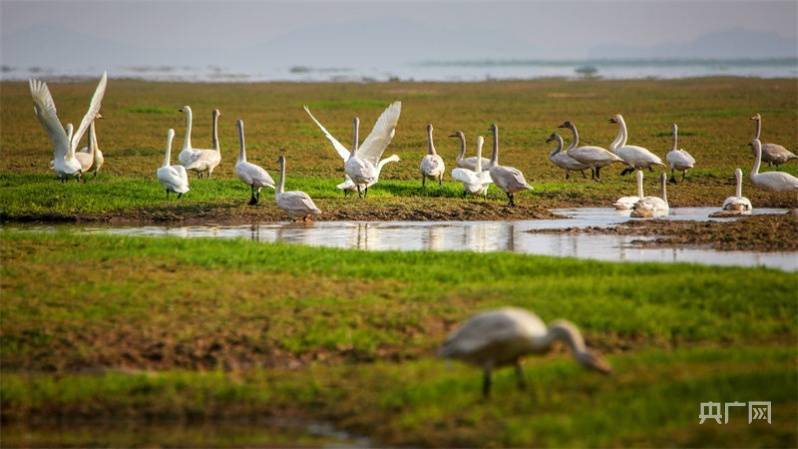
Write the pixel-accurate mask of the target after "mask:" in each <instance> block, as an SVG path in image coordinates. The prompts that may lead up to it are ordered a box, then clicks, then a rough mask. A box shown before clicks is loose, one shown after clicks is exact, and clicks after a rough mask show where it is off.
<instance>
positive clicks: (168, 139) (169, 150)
mask: <svg viewBox="0 0 798 449" xmlns="http://www.w3.org/2000/svg"><path fill="white" fill-rule="evenodd" d="M174 137H175V135H174V134H173V133H168V134H167V135H166V153H165V154H164V156H163V165H162V167H168V166H169V164H170V163H171V162H172V139H174Z"/></svg>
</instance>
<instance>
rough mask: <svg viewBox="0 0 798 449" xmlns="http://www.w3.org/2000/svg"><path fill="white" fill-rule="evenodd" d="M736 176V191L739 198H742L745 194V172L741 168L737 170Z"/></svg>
mask: <svg viewBox="0 0 798 449" xmlns="http://www.w3.org/2000/svg"><path fill="white" fill-rule="evenodd" d="M734 177H735V178H737V190H736V192H735V193H736V194H737V195H736V196H737V198H740V197H741V196H743V174H742V173H741V172H740V170H735V171H734Z"/></svg>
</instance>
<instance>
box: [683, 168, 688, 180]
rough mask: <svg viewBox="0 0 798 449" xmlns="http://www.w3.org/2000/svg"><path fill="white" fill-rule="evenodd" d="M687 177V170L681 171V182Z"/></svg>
mask: <svg viewBox="0 0 798 449" xmlns="http://www.w3.org/2000/svg"><path fill="white" fill-rule="evenodd" d="M686 177H687V170H682V181H684V178H686Z"/></svg>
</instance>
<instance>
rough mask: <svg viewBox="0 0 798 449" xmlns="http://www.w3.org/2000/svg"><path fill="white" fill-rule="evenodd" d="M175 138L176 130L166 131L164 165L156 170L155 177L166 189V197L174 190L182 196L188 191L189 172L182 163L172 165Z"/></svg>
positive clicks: (178, 195)
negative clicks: (173, 140)
mask: <svg viewBox="0 0 798 449" xmlns="http://www.w3.org/2000/svg"><path fill="white" fill-rule="evenodd" d="M174 138H175V130H174V129H171V128H170V129H169V131H167V132H166V154H165V155H164V157H163V165H161V166H160V167H159V168H158V170H157V171H156V172H155V177H157V178H158V182H160V183H161V185H162V186H163V188H164V189H166V198H167V199H168V198H169V192H174V193H176V194H177V197H178V198H180V197H182V196H183V194H184V193H186V192H188V190H189V188H188V173H187V172H186V168H185V167H183V166H182V165H171V159H172V139H174Z"/></svg>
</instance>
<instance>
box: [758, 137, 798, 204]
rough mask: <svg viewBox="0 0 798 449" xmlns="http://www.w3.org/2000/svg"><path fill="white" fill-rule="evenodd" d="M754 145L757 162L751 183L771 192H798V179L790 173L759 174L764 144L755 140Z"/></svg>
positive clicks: (771, 172) (772, 172)
mask: <svg viewBox="0 0 798 449" xmlns="http://www.w3.org/2000/svg"><path fill="white" fill-rule="evenodd" d="M752 145H753V147H754V154H755V155H756V160H754V167H753V168H752V169H751V183H753V184H754V185H755V186H757V187H759V188H760V189H764V190H770V191H771V192H798V178H796V177H795V176H793V175H791V174H789V173H785V172H783V171H769V172H765V173H759V167H760V165H762V142H760V141H759V139H754V140H753V142H752Z"/></svg>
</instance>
